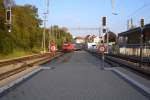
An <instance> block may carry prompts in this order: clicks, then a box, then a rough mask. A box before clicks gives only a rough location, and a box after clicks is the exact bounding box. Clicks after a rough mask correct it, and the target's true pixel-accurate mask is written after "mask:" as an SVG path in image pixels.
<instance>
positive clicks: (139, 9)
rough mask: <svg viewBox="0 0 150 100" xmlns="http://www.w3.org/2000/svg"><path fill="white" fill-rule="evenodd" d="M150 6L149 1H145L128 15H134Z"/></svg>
mask: <svg viewBox="0 0 150 100" xmlns="http://www.w3.org/2000/svg"><path fill="white" fill-rule="evenodd" d="M148 6H150V2H149V3H145V4H144V5H142V6H141V7H139V8H138V9H136V10H135V11H133V12H132V13H131V14H130V15H128V17H133V16H135V15H136V14H137V13H138V12H139V11H141V10H143V9H144V8H146V7H148Z"/></svg>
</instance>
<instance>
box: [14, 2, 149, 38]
mask: <svg viewBox="0 0 150 100" xmlns="http://www.w3.org/2000/svg"><path fill="white" fill-rule="evenodd" d="M45 1H46V0H15V2H16V4H18V5H24V4H32V5H35V6H36V7H37V8H38V13H39V16H40V18H41V19H43V13H44V12H45V9H46V5H45ZM114 1H115V12H116V13H118V15H113V14H112V5H111V0H49V2H50V7H49V17H48V23H47V27H50V26H51V25H59V26H60V27H67V28H69V31H70V32H71V33H72V34H73V35H74V36H85V35H88V34H94V35H98V34H99V31H98V30H95V31H92V30H73V28H78V27H80V28H99V27H101V21H102V17H103V16H107V27H108V29H109V30H111V31H113V32H115V33H116V34H117V33H120V32H123V31H126V30H127V20H128V19H129V18H131V17H132V19H133V22H134V24H135V25H136V26H139V24H140V23H139V22H140V19H141V18H144V19H145V23H146V24H148V23H150V13H149V10H150V1H149V0H114Z"/></svg>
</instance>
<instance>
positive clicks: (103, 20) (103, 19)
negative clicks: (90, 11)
mask: <svg viewBox="0 0 150 100" xmlns="http://www.w3.org/2000/svg"><path fill="white" fill-rule="evenodd" d="M102 26H106V17H102Z"/></svg>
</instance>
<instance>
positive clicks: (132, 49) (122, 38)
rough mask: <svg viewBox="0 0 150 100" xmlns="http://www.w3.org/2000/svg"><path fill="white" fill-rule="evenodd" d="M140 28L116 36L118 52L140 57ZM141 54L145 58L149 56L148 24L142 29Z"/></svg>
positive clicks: (149, 28) (149, 29) (149, 38)
mask: <svg viewBox="0 0 150 100" xmlns="http://www.w3.org/2000/svg"><path fill="white" fill-rule="evenodd" d="M141 34H142V33H141V28H140V27H137V28H134V29H130V30H128V31H125V32H122V33H119V34H118V45H119V52H120V53H121V54H125V55H134V56H139V55H140V46H141V44H140V41H141ZM143 35H144V36H143V46H142V49H143V53H142V55H143V56H145V57H149V56H150V24H147V25H145V27H144V29H143Z"/></svg>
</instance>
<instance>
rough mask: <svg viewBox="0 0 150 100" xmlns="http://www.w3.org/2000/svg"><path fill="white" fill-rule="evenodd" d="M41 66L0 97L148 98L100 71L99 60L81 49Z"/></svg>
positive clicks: (34, 99)
mask: <svg viewBox="0 0 150 100" xmlns="http://www.w3.org/2000/svg"><path fill="white" fill-rule="evenodd" d="M41 67H44V68H43V70H42V71H41V72H39V73H38V74H36V75H35V76H32V77H31V78H29V79H28V80H26V81H24V82H22V83H21V84H19V85H18V86H16V87H13V88H11V89H10V90H9V91H7V92H5V93H4V94H3V95H1V97H0V100H149V99H150V98H149V97H148V96H147V95H144V94H143V93H142V91H138V90H137V89H136V88H135V87H134V86H132V85H131V84H130V83H128V82H127V81H125V80H124V79H122V78H121V77H120V76H119V75H117V74H115V73H114V72H113V71H112V70H103V68H102V63H101V61H100V60H99V59H98V58H96V57H93V56H91V55H90V54H89V53H87V52H85V51H78V52H74V53H69V54H66V55H64V56H63V57H60V58H59V59H56V60H54V61H50V62H48V63H47V64H45V65H43V66H41ZM106 67H107V68H109V67H110V66H109V65H107V66H106ZM119 70H120V69H119ZM141 84H142V83H141ZM143 84H144V83H143Z"/></svg>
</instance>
